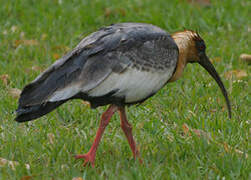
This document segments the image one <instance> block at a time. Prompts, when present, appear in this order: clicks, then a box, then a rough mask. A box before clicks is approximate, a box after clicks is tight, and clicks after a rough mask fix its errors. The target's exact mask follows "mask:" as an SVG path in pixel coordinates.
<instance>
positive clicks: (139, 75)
mask: <svg viewBox="0 0 251 180" xmlns="http://www.w3.org/2000/svg"><path fill="white" fill-rule="evenodd" d="M172 73H173V69H170V70H168V71H165V72H146V71H139V70H137V69H133V68H128V69H127V70H126V71H125V72H123V73H120V74H118V73H112V74H111V75H109V76H108V78H107V79H105V80H104V81H103V82H102V83H101V84H99V85H98V86H97V87H95V88H94V89H92V90H91V91H89V92H88V95H89V96H92V97H98V96H102V95H105V94H107V93H109V92H111V91H113V90H118V91H117V92H116V93H115V94H114V95H115V96H116V97H124V98H125V102H126V103H130V102H135V101H140V100H143V99H145V98H146V97H148V96H149V95H151V94H153V93H156V92H157V91H158V90H159V89H160V88H161V87H162V86H163V85H164V84H165V83H166V82H167V81H168V79H170V77H171V76H172Z"/></svg>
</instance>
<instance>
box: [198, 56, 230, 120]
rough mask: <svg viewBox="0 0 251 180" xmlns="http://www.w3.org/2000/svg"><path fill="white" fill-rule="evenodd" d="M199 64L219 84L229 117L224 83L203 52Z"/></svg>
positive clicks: (228, 105) (228, 104)
mask: <svg viewBox="0 0 251 180" xmlns="http://www.w3.org/2000/svg"><path fill="white" fill-rule="evenodd" d="M199 64H200V65H201V66H202V67H204V68H205V69H206V70H207V72H209V74H210V75H211V76H212V77H213V78H214V79H215V81H216V82H217V84H218V85H219V86H220V89H221V92H222V94H223V95H224V97H225V99H226V103H227V108H228V113H229V118H231V106H230V101H229V99H228V95H227V91H226V89H225V87H224V84H223V83H222V81H221V79H220V76H219V75H218V73H217V72H216V70H215V68H214V66H213V65H212V63H211V62H210V61H209V58H208V57H207V56H206V54H205V53H203V54H201V55H200V60H199Z"/></svg>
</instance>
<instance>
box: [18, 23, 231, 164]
mask: <svg viewBox="0 0 251 180" xmlns="http://www.w3.org/2000/svg"><path fill="white" fill-rule="evenodd" d="M187 63H199V64H200V65H201V66H202V67H203V68H205V69H206V71H207V72H208V73H209V74H210V75H211V76H212V77H213V78H214V80H215V81H216V82H217V84H218V85H219V87H220V89H221V91H222V93H223V95H224V97H225V99H226V103H227V107H228V112H229V117H231V107H230V101H229V98H228V94H227V91H226V89H225V87H224V85H223V83H222V81H221V79H220V77H219V75H218V73H217V72H216V70H215V68H214V66H213V65H212V63H211V62H210V60H209V58H208V57H207V55H206V45H205V42H204V40H203V39H202V38H201V36H200V35H199V34H198V33H197V32H194V31H191V30H184V31H180V32H176V33H174V34H172V35H170V34H169V33H167V32H166V31H165V30H163V29H161V28H159V27H157V26H154V25H151V24H144V23H119V24H113V25H110V26H107V27H103V28H101V29H99V30H98V31H96V32H94V33H92V34H90V35H89V36H87V37H85V38H84V39H83V40H82V41H81V42H80V43H79V44H78V45H77V46H76V47H75V48H74V49H73V50H72V51H70V52H69V53H68V54H66V55H65V56H63V57H62V58H61V59H59V60H57V61H56V62H55V63H54V64H52V65H51V66H50V67H49V68H48V69H46V70H45V71H44V72H43V73H41V74H40V75H39V76H38V77H37V78H36V79H35V80H34V81H32V82H31V83H30V84H28V85H26V86H25V87H24V89H23V91H22V93H21V95H20V98H19V102H18V109H17V111H16V119H15V120H16V121H18V122H25V121H30V120H34V119H37V118H39V117H41V116H43V115H45V114H47V113H49V112H51V111H53V110H54V109H55V108H57V107H59V106H60V105H62V104H63V103H65V102H67V101H69V100H73V99H82V100H84V101H88V102H89V103H90V106H91V108H97V107H99V106H105V105H109V107H108V109H107V110H106V111H105V112H104V113H103V114H102V117H101V120H100V125H99V128H98V130H97V133H96V137H95V140H94V142H93V144H92V146H91V148H90V150H89V151H88V152H87V153H86V154H80V155H76V156H75V158H77V159H80V158H82V159H84V165H86V164H90V165H91V166H94V161H95V157H96V151H97V148H98V145H99V143H100V140H101V138H102V135H103V133H104V131H105V128H106V126H107V125H108V124H109V121H110V119H111V117H112V116H113V114H114V113H115V112H119V115H120V121H121V128H122V130H123V132H124V134H125V136H126V138H127V140H128V143H129V145H130V148H131V150H132V154H133V157H134V158H135V159H136V158H139V150H138V149H137V146H136V143H135V141H134V138H133V135H132V126H131V124H130V123H129V122H128V120H127V117H126V111H125V107H126V106H129V105H134V104H139V103H142V102H143V101H145V100H146V99H148V98H150V97H152V96H153V95H155V94H156V93H157V92H158V91H159V90H160V89H161V88H162V87H163V86H165V85H166V84H167V83H170V82H173V81H176V80H177V79H179V78H180V77H181V76H182V73H183V71H184V69H185V67H186V65H187ZM139 159H140V158H139Z"/></svg>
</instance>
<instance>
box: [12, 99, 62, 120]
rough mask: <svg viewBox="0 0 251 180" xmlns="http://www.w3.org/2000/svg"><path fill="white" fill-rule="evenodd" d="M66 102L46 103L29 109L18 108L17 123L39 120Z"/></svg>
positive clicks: (28, 107)
mask: <svg viewBox="0 0 251 180" xmlns="http://www.w3.org/2000/svg"><path fill="white" fill-rule="evenodd" d="M65 102H66V100H64V101H57V102H46V103H44V104H39V105H33V106H27V107H20V106H19V107H18V109H17V110H16V119H15V120H16V121H17V122H25V121H31V120H33V119H36V118H39V117H41V116H43V115H45V114H47V113H49V112H51V111H53V110H54V109H55V108H57V107H58V106H60V105H62V104H63V103H65Z"/></svg>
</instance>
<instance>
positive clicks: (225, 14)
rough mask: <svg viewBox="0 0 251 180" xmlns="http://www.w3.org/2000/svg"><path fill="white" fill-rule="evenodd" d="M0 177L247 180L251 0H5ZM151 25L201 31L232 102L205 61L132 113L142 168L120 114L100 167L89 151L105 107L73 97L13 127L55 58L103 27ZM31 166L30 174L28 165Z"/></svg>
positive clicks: (0, 30) (250, 168) (0, 47)
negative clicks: (23, 100)
mask: <svg viewBox="0 0 251 180" xmlns="http://www.w3.org/2000/svg"><path fill="white" fill-rule="evenodd" d="M0 4H1V5H0V159H1V158H3V159H6V160H8V161H16V162H18V163H19V164H18V165H16V164H15V163H14V164H13V165H8V163H4V162H3V161H0V179H3V180H5V179H21V178H23V179H26V180H27V179H73V178H74V177H82V178H83V179H245V180H246V179H251V109H250V107H251V88H250V87H251V79H250V72H251V71H250V70H251V66H250V65H248V64H247V63H245V62H242V61H241V60H240V59H239V57H240V55H241V54H242V53H249V54H250V53H251V51H250V47H251V18H250V17H251V1H249V0H242V1H239V0H222V1H217V0H212V1H211V4H210V6H209V7H208V6H204V5H201V4H196V3H188V2H187V1H185V0H169V1H167V0H158V1H151V0H129V1H116V0H111V1H102V0H85V1H81V0H74V1H66V0H44V1H36V0H8V1H7V0H1V1H0ZM117 22H145V23H152V24H154V25H157V26H159V27H161V28H163V29H166V30H167V31H168V32H170V33H173V32H175V31H182V30H183V29H184V28H187V29H193V30H197V31H198V32H199V33H200V35H201V36H202V37H203V39H204V40H205V42H206V44H207V55H208V56H209V57H210V59H211V60H212V62H213V64H214V66H215V68H216V70H217V71H218V72H219V74H220V76H221V78H222V80H223V82H224V84H225V86H226V88H227V90H228V92H229V96H230V100H231V104H232V111H233V116H232V118H231V119H229V118H228V114H227V109H226V105H225V100H224V97H223V96H222V94H221V92H220V89H219V87H218V86H217V84H216V83H215V81H214V80H213V78H212V77H210V76H209V74H208V73H207V72H206V71H205V70H204V69H203V68H202V67H200V66H199V65H196V64H190V65H188V66H187V68H186V70H185V72H184V74H183V77H182V78H181V79H180V80H178V81H176V82H174V83H170V84H167V85H166V86H165V87H164V88H163V89H162V90H161V91H159V92H158V93H157V94H156V95H155V96H154V97H152V98H150V99H149V100H148V101H146V102H145V103H143V104H142V105H141V106H132V107H130V108H128V109H127V112H128V118H129V121H130V122H131V123H132V125H133V133H134V136H135V139H136V141H137V144H138V146H139V149H140V153H141V157H142V159H143V164H140V163H139V162H138V161H134V160H133V159H132V153H131V151H130V148H129V145H128V144H127V141H126V138H125V137H124V134H123V133H122V131H121V129H120V121H119V116H118V115H117V114H116V116H114V117H113V118H112V120H111V123H110V124H109V126H108V128H107V129H106V132H105V135H104V137H103V139H102V142H101V144H100V146H99V149H98V152H97V157H96V166H95V168H91V167H82V163H83V161H82V160H75V159H74V158H73V156H74V155H75V154H79V153H86V152H87V151H88V150H89V148H90V147H91V144H92V142H93V140H94V136H95V133H96V130H97V128H98V125H99V118H100V116H101V114H102V112H103V111H104V110H105V109H106V108H107V107H101V108H97V109H95V110H91V109H90V108H89V106H88V105H87V104H86V103H83V102H81V101H79V100H75V101H71V102H68V103H66V104H64V105H63V106H61V107H60V108H58V109H57V110H55V111H54V112H52V113H50V114H48V115H46V116H44V117H42V118H40V119H38V120H35V121H32V122H28V123H23V124H18V123H17V122H15V121H14V118H15V114H14V111H15V109H16V108H17V101H18V98H17V96H18V95H17V94H18V90H21V89H22V88H23V87H24V85H26V84H27V83H29V82H31V81H32V80H33V79H34V78H35V77H36V76H37V75H38V74H39V73H41V72H42V71H43V70H44V69H46V67H48V66H49V65H50V64H52V63H53V62H54V61H55V60H56V59H58V58H59V57H61V56H62V55H64V54H65V53H66V52H68V51H69V50H70V49H72V48H74V47H75V46H76V45H77V44H78V42H79V41H80V40H81V39H82V38H83V37H85V36H86V35H88V34H90V33H91V32H93V31H95V30H97V29H99V28H100V27H102V26H105V25H109V24H111V23H117ZM26 164H28V165H29V167H28V168H27V165H26Z"/></svg>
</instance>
